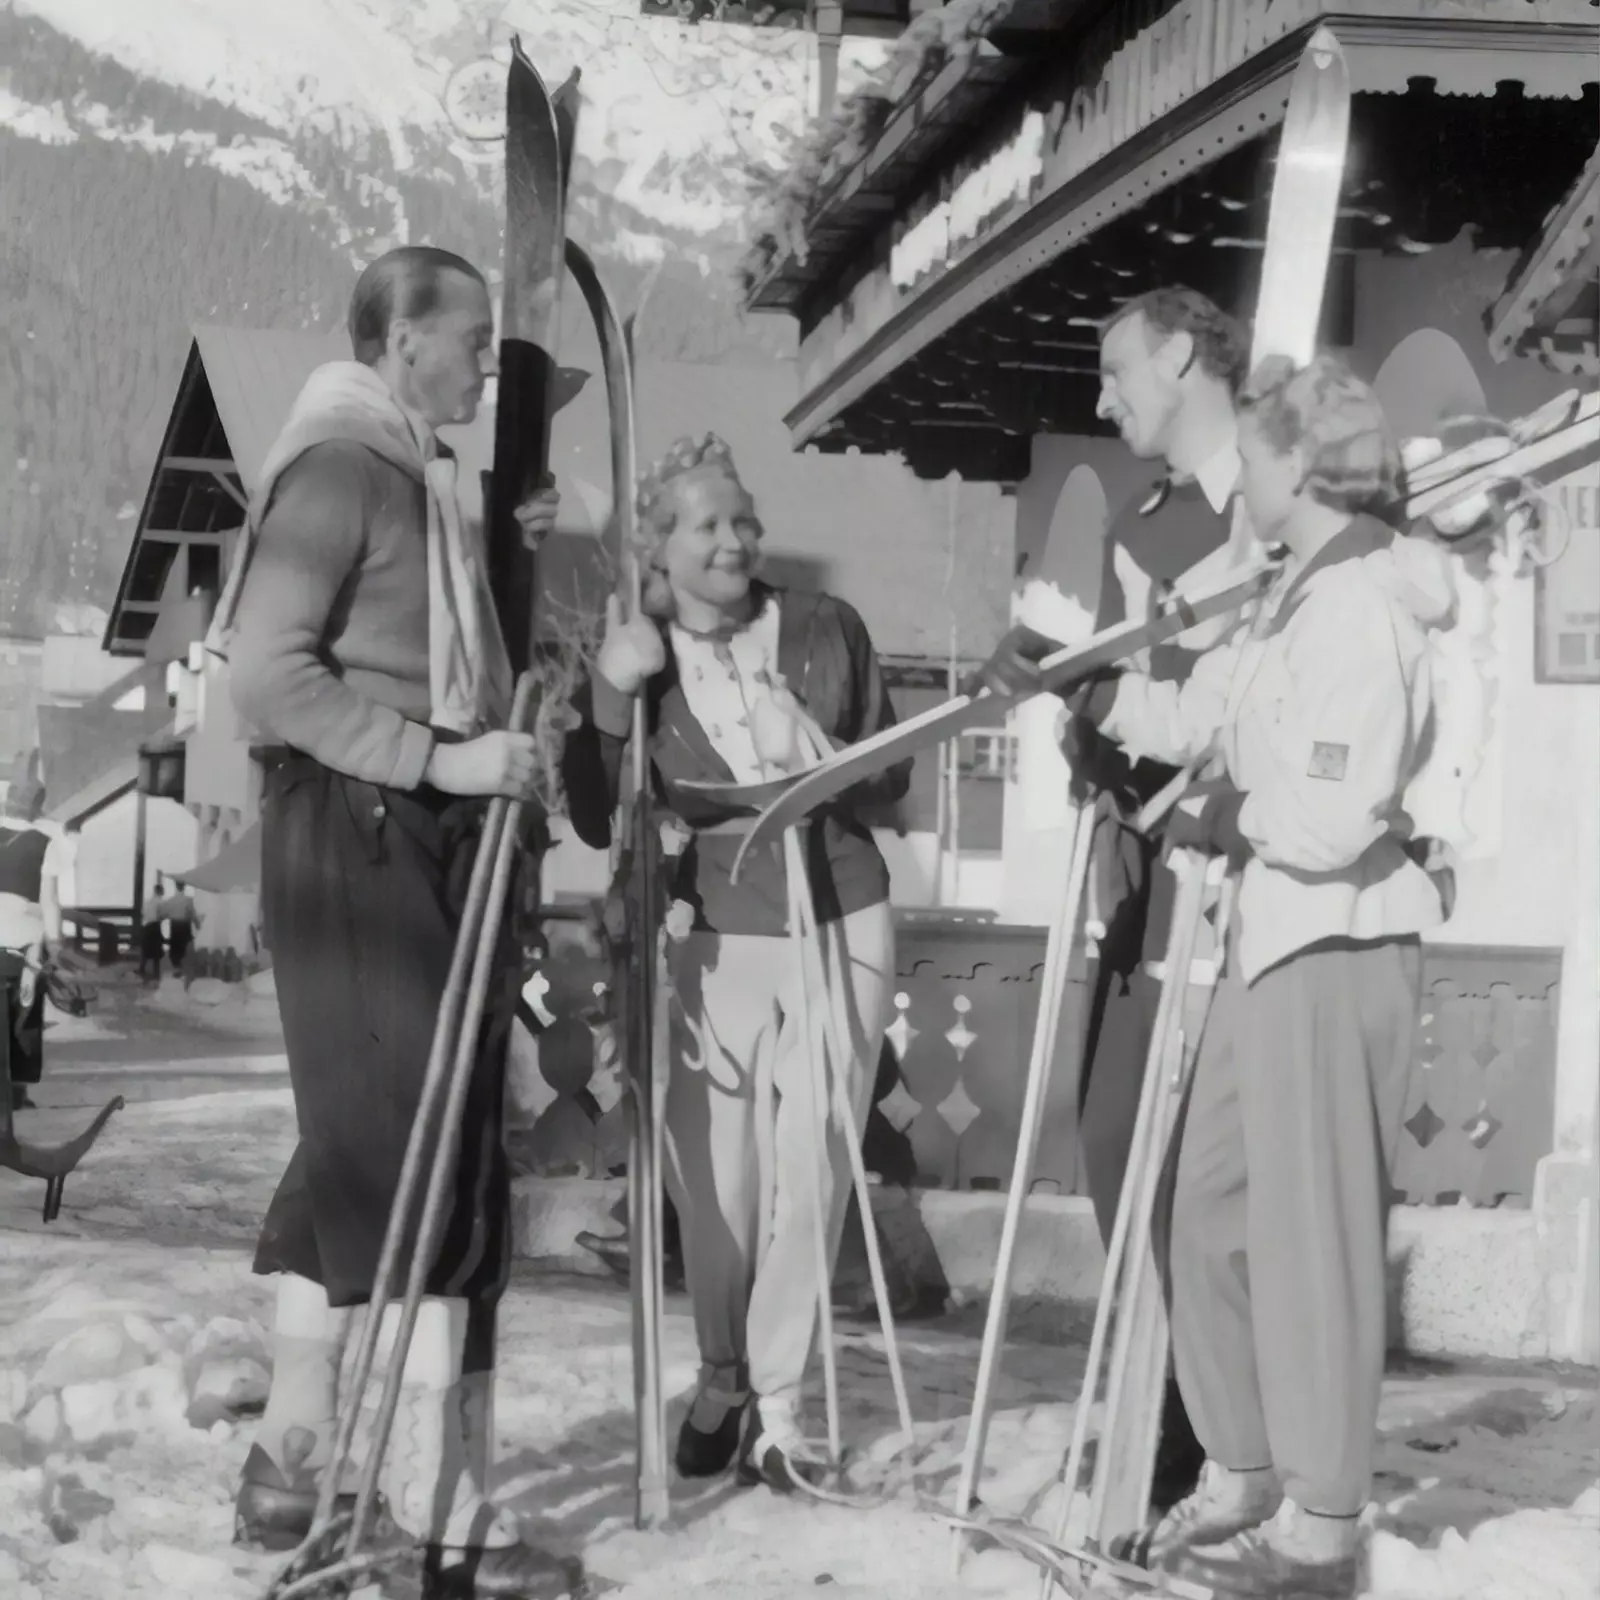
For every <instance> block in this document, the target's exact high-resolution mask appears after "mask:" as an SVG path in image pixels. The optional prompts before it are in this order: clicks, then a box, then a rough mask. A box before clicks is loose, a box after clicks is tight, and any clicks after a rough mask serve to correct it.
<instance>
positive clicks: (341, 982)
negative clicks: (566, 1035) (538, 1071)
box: [255, 753, 517, 1306]
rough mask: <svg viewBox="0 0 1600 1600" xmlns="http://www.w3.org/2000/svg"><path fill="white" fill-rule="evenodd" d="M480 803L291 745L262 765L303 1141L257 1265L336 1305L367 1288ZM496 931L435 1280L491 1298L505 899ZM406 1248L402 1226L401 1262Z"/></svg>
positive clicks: (509, 974) (499, 1147)
mask: <svg viewBox="0 0 1600 1600" xmlns="http://www.w3.org/2000/svg"><path fill="white" fill-rule="evenodd" d="M486 810H487V806H486V805H485V804H484V803H483V802H480V801H471V800H457V799H454V798H451V797H449V796H446V795H443V794H440V793H438V792H437V791H434V790H430V789H426V788H424V789H420V790H416V791H399V790H391V789H385V788H380V787H378V786H376V785H374V784H370V783H362V782H358V781H356V780H355V779H353V778H347V777H345V776H343V775H341V774H339V773H336V772H333V771H331V770H330V769H328V768H326V767H323V766H321V765H319V764H318V763H317V762H315V761H313V760H312V759H311V758H310V757H308V756H305V755H301V754H298V753H292V754H290V755H288V756H287V757H286V758H283V759H279V760H277V761H276V762H274V763H272V764H270V765H269V768H268V773H267V783H266V795H265V800H264V805H263V817H262V830H263V833H262V898H263V914H264V919H265V923H266V937H267V942H268V944H269V946H270V948H271V951H272V957H273V965H274V970H275V973H276V978H277V987H278V1006H279V1010H280V1012H281V1014H282V1019H283V1031H284V1042H285V1045H286V1047H287V1050H288V1055H289V1076H290V1080H291V1082H292V1084H293V1087H294V1101H295V1114H296V1117H297V1119H298V1122H299V1132H300V1142H299V1144H298V1145H297V1147H296V1149H295V1152H294V1155H293V1157H292V1158H291V1160H290V1162H289V1167H288V1170H287V1171H286V1172H285V1174H284V1176H283V1179H282V1181H281V1183H280V1184H279V1186H278V1190H277V1193H276V1194H275V1195H274V1197H273V1200H272V1204H271V1206H270V1207H269V1209H268V1212H267V1217H266V1221H265V1222H264V1223H263V1225H262V1229H261V1237H260V1242H259V1244H258V1246H257V1250H256V1260H255V1268H256V1271H257V1272H263V1273H271V1272H292V1273H295V1274H297V1275H298V1276H300V1277H304V1278H309V1279H311V1280H312V1281H313V1282H316V1283H320V1284H322V1285H323V1286H324V1287H325V1288H326V1290H327V1292H328V1299H329V1301H330V1303H331V1304H332V1305H334V1306H346V1305H356V1304H361V1303H364V1302H365V1301H366V1300H367V1298H368V1297H369V1295H370V1293H371V1289H372V1282H373V1278H374V1276H375V1274H376V1269H377V1262H378V1255H379V1251H380V1249H381V1247H382V1244H383V1236H384V1231H385V1228H386V1226H387V1224H388V1218H389V1211H390V1207H391V1204H392V1202H393V1199H394V1195H395V1191H396V1189H397V1187H398V1184H399V1178H400V1168H401V1163H402V1160H403V1158H404V1155H405V1148H406V1141H407V1139H408V1138H409V1137H410V1132H411V1124H412V1119H413V1117H414V1116H415V1113H416V1108H417V1105H418V1102H419V1100H420V1098H421V1092H422V1083H423V1078H424V1075H425V1073H426V1070H427V1063H428V1054H429V1049H430V1046H431V1044H432V1040H433V1030H434V1022H435V1018H436V1016H437V1013H438V1009H439V1004H440V1000H441V998H442V996H443V994H444V988H445V982H446V979H447V976H448V973H449V968H450V959H451V954H452V951H453V949H454V945H455V939H456V930H457V927H458V924H459V920H460V915H461V911H462V908H463V906H464V904H465V901H466V893H467V884H468V881H469V879H470V877H471V873H472V864H473V859H474V855H475V853H476V850H477V845H478V840H479V837H480V835H481V832H482V824H483V819H484V815H485V813H486ZM501 940H502V948H501V956H502V961H501V963H500V967H499V969H498V970H499V971H500V972H501V973H502V974H503V979H502V981H500V982H497V983H496V984H495V985H493V986H492V987H491V993H490V1000H489V1005H488V1008H487V1011H486V1016H485V1023H484V1029H483V1035H482V1039H481V1043H480V1050H479V1056H478V1068H477V1071H476V1075H475V1076H474V1078H473V1080H472V1085H471V1089H470V1091H469V1094H468V1099H467V1105H466V1110H465V1114H464V1117H463V1120H462V1137H461V1146H460V1153H459V1156H458V1159H457V1162H456V1168H455V1173H454V1181H453V1189H452V1191H451V1192H452V1201H451V1204H450V1207H449V1212H448V1220H447V1222H446V1226H445V1230H444V1234H443V1239H442V1243H441V1246H440V1249H439V1253H438V1255H437V1257H436V1259H435V1261H434V1263H433V1267H432V1271H431V1275H430V1277H429V1280H428V1283H427V1289H426V1292H427V1293H428V1294H431V1295H450V1296H461V1297H466V1298H469V1299H479V1300H483V1299H489V1300H492V1299H494V1298H496V1297H497V1296H498V1295H499V1293H500V1291H501V1290H502V1289H503V1287H504V1285H505V1281H506V1274H507V1271H508V1267H509V1262H510V1245H511V1230H510V1179H509V1172H508V1168H507V1163H506V1156H505V1149H504V1144H503V1139H502V1117H503V1102H504V1076H505V1056H506V1051H505V1045H506V1036H507V1029H508V1028H509V1026H510V1019H511V1016H512V1013H513V1010H514V1007H515V1002H516V977H515V974H516V970H517V964H516V960H515V938H514V934H513V932H512V930H511V927H510V917H509V914H508V916H507V920H506V923H505V924H504V925H503V927H502V934H501ZM418 1211H419V1213H420V1204H419V1207H418ZM410 1255H411V1250H410V1241H409V1240H408V1241H407V1249H406V1252H405V1254H404V1255H403V1256H402V1258H401V1260H402V1263H404V1262H407V1261H409V1260H410ZM402 1282H403V1279H402Z"/></svg>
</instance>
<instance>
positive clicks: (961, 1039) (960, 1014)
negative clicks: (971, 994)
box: [945, 994, 978, 1061]
mask: <svg viewBox="0 0 1600 1600" xmlns="http://www.w3.org/2000/svg"><path fill="white" fill-rule="evenodd" d="M955 1006H956V1020H955V1026H954V1027H952V1028H948V1029H946V1030H945V1038H947V1039H948V1040H949V1041H950V1047H951V1049H953V1050H954V1051H955V1053H956V1060H957V1061H959V1060H961V1058H962V1057H963V1056H964V1055H966V1053H967V1050H968V1048H969V1047H970V1046H971V1044H972V1042H973V1040H974V1039H976V1038H977V1037H978V1036H977V1034H975V1033H974V1032H973V1031H972V1029H971V1028H969V1027H968V1026H967V1013H968V1012H969V1011H970V1010H971V1009H972V1002H971V1001H970V1000H969V999H967V997H966V996H965V995H964V994H958V995H957V996H956V999H955Z"/></svg>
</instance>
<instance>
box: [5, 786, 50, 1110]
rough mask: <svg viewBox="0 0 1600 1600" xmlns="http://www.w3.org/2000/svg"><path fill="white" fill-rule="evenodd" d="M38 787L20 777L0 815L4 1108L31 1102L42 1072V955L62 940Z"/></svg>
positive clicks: (47, 837) (42, 795)
mask: <svg viewBox="0 0 1600 1600" xmlns="http://www.w3.org/2000/svg"><path fill="white" fill-rule="evenodd" d="M43 810H44V790H43V788H42V787H41V786H40V785H39V784H38V782H37V781H36V780H33V779H31V778H23V779H20V780H18V781H17V782H16V783H14V784H13V785H12V786H11V789H10V791H9V792H8V793H7V795H6V800H5V808H4V813H3V815H0V983H3V984H4V985H5V999H6V1020H5V1028H4V1034H3V1037H0V1051H4V1052H5V1059H4V1063H3V1065H4V1069H5V1070H4V1074H3V1077H4V1079H5V1081H6V1083H7V1084H9V1094H10V1098H11V1109H12V1110H14V1111H20V1110H22V1109H24V1108H25V1107H27V1106H30V1105H32V1104H33V1102H32V1100H30V1099H29V1097H28V1090H29V1089H30V1088H32V1087H34V1086H36V1085H37V1084H38V1082H39V1080H40V1078H41V1077H42V1076H43V1075H44V995H45V984H44V958H45V953H46V951H47V949H48V948H49V947H51V946H59V944H60V943H61V899H60V895H59V894H58V892H57V887H56V885H57V879H58V876H59V872H60V859H59V852H60V845H59V842H58V840H59V836H58V835H57V834H55V833H54V832H53V831H52V828H53V825H50V824H41V823H40V821H39V818H40V814H41V813H42V812H43Z"/></svg>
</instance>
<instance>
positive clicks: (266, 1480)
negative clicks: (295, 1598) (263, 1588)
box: [233, 1444, 356, 1551]
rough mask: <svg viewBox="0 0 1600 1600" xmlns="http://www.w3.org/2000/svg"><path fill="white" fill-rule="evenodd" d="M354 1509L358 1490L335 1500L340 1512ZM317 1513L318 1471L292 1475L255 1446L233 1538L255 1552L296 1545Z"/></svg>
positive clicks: (237, 1506)
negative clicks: (289, 1475)
mask: <svg viewBox="0 0 1600 1600" xmlns="http://www.w3.org/2000/svg"><path fill="white" fill-rule="evenodd" d="M355 1508H356V1497H355V1496H354V1495H353V1494H342V1495H340V1496H339V1497H338V1498H337V1499H336V1500H335V1501H334V1502H333V1509H334V1513H335V1515H339V1514H342V1513H347V1512H351V1511H354V1510H355ZM316 1514H317V1475H316V1474H315V1473H314V1472H300V1473H296V1474H295V1475H294V1477H292V1478H291V1477H288V1476H287V1475H286V1474H285V1473H284V1472H283V1470H282V1468H281V1467H279V1465H278V1464H277V1462H276V1461H274V1460H273V1459H272V1457H271V1456H269V1455H268V1454H267V1452H266V1451H265V1450H263V1449H262V1448H261V1446H260V1445H258V1444H253V1445H251V1446H250V1454H249V1455H248V1456H246V1457H245V1463H244V1472H243V1474H242V1475H241V1477H240V1480H239V1493H238V1494H237V1496H236V1497H235V1498H234V1502H233V1542H234V1543H235V1544H236V1545H241V1546H243V1547H244V1548H245V1549H253V1550H271V1551H283V1550H293V1549H296V1548H297V1547H298V1546H299V1545H301V1544H303V1543H304V1542H305V1539H306V1536H307V1535H308V1534H309V1533H310V1532H311V1524H312V1522H313V1521H314V1520H315V1518H316Z"/></svg>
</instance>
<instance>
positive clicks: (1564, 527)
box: [1533, 466, 1600, 683]
mask: <svg viewBox="0 0 1600 1600" xmlns="http://www.w3.org/2000/svg"><path fill="white" fill-rule="evenodd" d="M1549 504H1550V514H1551V515H1552V516H1553V517H1554V518H1555V519H1556V525H1555V527H1554V528H1553V529H1552V533H1553V535H1554V537H1555V538H1556V540H1558V541H1563V543H1562V549H1561V553H1560V554H1559V555H1558V556H1557V557H1556V559H1555V560H1554V561H1552V562H1551V563H1550V565H1549V566H1547V567H1539V568H1538V569H1536V571H1535V573H1534V608H1535V609H1534V648H1535V650H1536V651H1537V656H1536V658H1535V661H1534V668H1533V671H1534V680H1535V682H1537V683H1600V467H1592V466H1591V467H1585V468H1584V469H1583V470H1582V471H1581V472H1575V473H1573V474H1572V476H1571V477H1570V478H1563V479H1562V480H1561V482H1559V483H1557V484H1555V485H1553V486H1552V487H1551V489H1550V491H1549Z"/></svg>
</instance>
